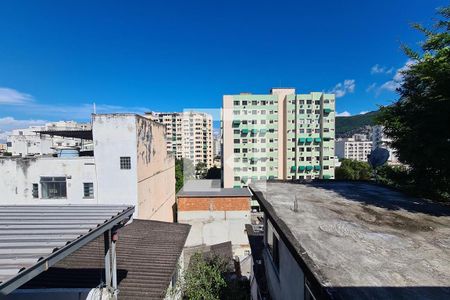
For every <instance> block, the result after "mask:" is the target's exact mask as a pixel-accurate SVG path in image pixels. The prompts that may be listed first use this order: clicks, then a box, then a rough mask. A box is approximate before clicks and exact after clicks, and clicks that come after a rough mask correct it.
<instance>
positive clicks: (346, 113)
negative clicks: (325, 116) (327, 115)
mask: <svg viewBox="0 0 450 300" xmlns="http://www.w3.org/2000/svg"><path fill="white" fill-rule="evenodd" d="M351 115H352V114H351V113H349V112H348V111H343V112H341V113H337V114H336V116H338V117H350V116H351Z"/></svg>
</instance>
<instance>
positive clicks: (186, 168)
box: [175, 158, 194, 193]
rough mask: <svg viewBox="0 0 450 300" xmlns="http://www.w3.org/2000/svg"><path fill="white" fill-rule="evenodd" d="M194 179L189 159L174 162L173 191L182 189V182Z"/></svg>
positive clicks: (192, 166) (192, 167)
mask: <svg viewBox="0 0 450 300" xmlns="http://www.w3.org/2000/svg"><path fill="white" fill-rule="evenodd" d="M192 178H194V165H193V164H192V161H190V160H189V159H186V158H183V159H177V160H175V190H176V192H177V193H178V191H179V190H180V189H181V188H182V187H183V185H184V181H185V180H188V179H192Z"/></svg>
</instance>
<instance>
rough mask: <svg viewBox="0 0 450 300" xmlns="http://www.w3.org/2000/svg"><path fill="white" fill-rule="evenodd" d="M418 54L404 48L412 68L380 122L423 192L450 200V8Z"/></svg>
mask: <svg viewBox="0 0 450 300" xmlns="http://www.w3.org/2000/svg"><path fill="white" fill-rule="evenodd" d="M439 14H440V16H441V20H439V21H437V22H436V24H435V26H434V28H432V29H427V28H424V27H423V26H421V25H419V24H415V25H413V27H414V28H415V29H417V30H419V31H421V32H422V33H423V34H424V35H425V41H424V42H423V43H422V45H421V49H420V51H419V52H416V51H414V50H413V49H411V48H410V47H407V46H402V48H403V50H404V52H405V53H406V55H407V56H409V58H410V64H409V65H408V67H407V68H405V69H404V70H403V71H402V72H401V75H402V77H403V81H402V83H401V85H400V87H399V88H398V89H397V92H398V93H399V95H400V98H399V100H398V101H397V102H396V103H394V104H393V105H390V106H386V107H382V108H381V114H380V116H379V117H378V122H379V123H380V124H381V125H383V126H384V127H385V134H386V135H387V136H388V137H390V138H391V139H392V143H391V146H392V147H393V148H395V149H396V150H397V155H398V157H399V160H400V161H401V162H403V163H405V164H407V165H408V166H409V167H410V172H409V173H410V176H411V178H412V180H413V181H414V186H415V187H416V188H417V189H420V191H419V192H421V193H422V194H425V195H428V196H432V197H433V196H436V197H439V198H446V199H449V198H450V155H448V154H449V153H450V33H449V29H450V22H449V18H450V6H447V7H445V8H443V9H440V10H439Z"/></svg>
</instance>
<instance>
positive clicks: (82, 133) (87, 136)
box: [35, 129, 93, 141]
mask: <svg viewBox="0 0 450 300" xmlns="http://www.w3.org/2000/svg"><path fill="white" fill-rule="evenodd" d="M35 132H37V133H39V134H46V135H50V136H62V137H68V138H75V139H82V140H91V141H92V140H93V136H92V129H89V130H86V129H82V130H39V131H35Z"/></svg>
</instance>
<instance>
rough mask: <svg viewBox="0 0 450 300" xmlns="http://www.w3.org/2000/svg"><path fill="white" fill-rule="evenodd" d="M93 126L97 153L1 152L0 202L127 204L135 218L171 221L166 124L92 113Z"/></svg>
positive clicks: (170, 161) (172, 178) (171, 172)
mask: <svg viewBox="0 0 450 300" xmlns="http://www.w3.org/2000/svg"><path fill="white" fill-rule="evenodd" d="M92 131H93V147H94V156H81V157H53V156H34V157H1V158H0V172H1V174H2V176H1V177H0V203H2V204H59V203H60V204H127V205H134V206H135V213H134V217H136V218H140V219H149V220H160V221H169V222H171V221H173V207H174V205H175V161H174V158H173V157H172V156H170V155H168V153H167V150H166V144H165V136H164V132H165V128H164V126H163V125H161V124H159V123H156V122H153V121H150V120H148V119H146V118H144V117H141V116H138V115H133V114H101V115H93V119H92ZM49 179H51V180H56V179H57V180H58V184H57V185H58V188H54V186H53V184H54V183H53V182H51V183H50V184H49V183H47V181H48V180H49ZM161 183H163V184H161ZM55 184H56V183H55ZM55 190H58V191H59V190H61V191H62V190H65V192H61V193H59V192H58V193H54V191H55ZM86 192H87V193H86ZM49 194H51V195H50V196H48V195H49ZM86 194H87V195H88V196H86ZM55 195H56V196H55ZM60 195H63V196H60Z"/></svg>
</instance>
